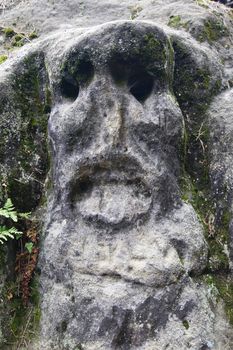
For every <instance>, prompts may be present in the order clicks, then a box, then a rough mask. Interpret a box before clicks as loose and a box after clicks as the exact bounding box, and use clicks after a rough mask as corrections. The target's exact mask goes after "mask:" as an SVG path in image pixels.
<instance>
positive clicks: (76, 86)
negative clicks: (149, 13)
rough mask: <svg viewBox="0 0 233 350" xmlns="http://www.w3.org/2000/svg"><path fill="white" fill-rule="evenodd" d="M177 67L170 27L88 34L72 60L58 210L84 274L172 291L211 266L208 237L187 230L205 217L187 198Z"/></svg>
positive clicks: (62, 87) (65, 91)
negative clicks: (181, 182) (182, 183)
mask: <svg viewBox="0 0 233 350" xmlns="http://www.w3.org/2000/svg"><path fill="white" fill-rule="evenodd" d="M100 42H101V45H99V43H100ZM172 62H173V50H172V48H171V46H170V43H169V41H168V39H167V37H166V36H165V34H164V33H163V32H162V31H161V30H160V29H158V28H157V27H155V26H150V25H148V24H147V25H146V24H140V26H137V25H133V24H131V23H130V24H129V23H127V24H118V25H117V26H116V25H114V26H112V27H111V26H110V28H108V30H104V29H102V30H101V31H100V32H99V33H95V34H93V33H91V34H89V35H85V36H83V38H81V39H80V40H79V42H78V44H77V45H76V47H75V48H73V49H72V50H70V52H69V53H68V54H67V56H66V58H65V60H64V64H63V66H62V72H61V81H60V84H59V86H58V88H57V96H58V97H57V105H56V106H55V107H54V109H53V111H52V115H51V118H50V124H49V127H50V136H51V139H52V147H53V152H54V183H55V188H54V190H55V193H56V199H55V202H56V205H58V206H60V208H61V213H62V214H61V217H65V218H66V225H68V227H69V228H66V229H65V231H66V232H67V235H68V236H69V235H70V239H71V240H75V247H76V245H77V249H76V248H74V246H73V247H72V253H70V254H69V256H70V258H71V256H72V254H73V255H74V258H75V256H77V255H78V256H79V258H78V259H77V262H76V264H77V270H76V273H80V272H85V273H94V274H99V275H111V274H114V275H119V276H121V277H122V278H124V279H126V280H136V281H139V282H140V283H146V284H148V285H156V286H162V285H166V284H167V283H171V282H172V281H175V280H176V279H177V278H178V277H179V276H180V275H181V274H183V272H184V269H186V268H187V266H185V264H186V260H187V264H190V261H192V263H191V264H192V266H189V267H188V269H189V270H193V269H194V270H195V269H199V268H200V266H202V265H203V261H204V260H205V254H204V256H203V259H199V256H200V252H201V254H202V253H203V251H204V250H205V242H204V239H203V236H202V232H201V229H200V227H199V226H198V224H197V227H196V229H195V230H196V233H195V232H194V231H195V230H194V231H193V230H192V231H190V232H187V225H190V222H193V221H194V220H195V215H194V213H192V209H191V208H189V206H188V205H185V206H184V205H182V204H181V200H180V199H179V188H178V184H177V177H178V175H179V161H178V149H179V144H180V142H181V135H182V113H181V110H180V109H179V107H178V104H177V102H176V100H175V98H174V95H173V92H172V90H171V82H172V69H173V63H172ZM184 208H185V210H184ZM172 211H173V214H172V215H170V214H169V213H171V212H172ZM174 217H176V218H175V219H174ZM190 220H191V221H190ZM177 225H179V229H178V226H177ZM182 226H183V228H182ZM197 235H199V236H200V237H199V240H197V239H196V238H197ZM187 236H188V238H187ZM194 241H195V244H194V245H193V243H194ZM197 242H198V243H197ZM81 246H82V249H81ZM174 247H177V249H176V248H174ZM190 255H192V256H193V255H196V256H197V258H196V259H195V258H194V257H193V258H192V259H188V257H189V258H190ZM202 255H203V254H202ZM188 260H189V262H188ZM183 264H184V265H183ZM165 271H166V273H165Z"/></svg>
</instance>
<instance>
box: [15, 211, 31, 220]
mask: <svg viewBox="0 0 233 350" xmlns="http://www.w3.org/2000/svg"><path fill="white" fill-rule="evenodd" d="M18 216H19V217H20V218H21V219H29V218H30V216H31V212H30V211H29V212H28V213H18Z"/></svg>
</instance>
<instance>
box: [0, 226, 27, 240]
mask: <svg viewBox="0 0 233 350" xmlns="http://www.w3.org/2000/svg"><path fill="white" fill-rule="evenodd" d="M21 234H22V232H21V231H19V230H17V228H15V227H11V228H7V227H6V226H0V244H3V243H5V242H6V241H8V239H10V238H11V239H14V238H17V236H19V235H20V236H21Z"/></svg>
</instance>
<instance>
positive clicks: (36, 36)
mask: <svg viewBox="0 0 233 350" xmlns="http://www.w3.org/2000/svg"><path fill="white" fill-rule="evenodd" d="M28 38H29V39H30V40H33V39H37V38H38V34H37V33H36V32H35V31H34V32H31V33H30V34H29V35H28Z"/></svg>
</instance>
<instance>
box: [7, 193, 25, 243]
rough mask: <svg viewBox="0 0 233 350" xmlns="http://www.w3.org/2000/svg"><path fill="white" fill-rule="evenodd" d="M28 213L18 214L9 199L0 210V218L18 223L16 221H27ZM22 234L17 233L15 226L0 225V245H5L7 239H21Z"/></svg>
mask: <svg viewBox="0 0 233 350" xmlns="http://www.w3.org/2000/svg"><path fill="white" fill-rule="evenodd" d="M29 215H30V213H18V212H17V211H16V210H15V207H14V206H13V203H12V201H11V199H10V198H8V199H7V201H6V203H5V204H4V206H3V207H2V208H0V216H1V217H3V218H6V219H9V220H10V221H13V222H18V219H19V218H21V219H28V218H29ZM22 233H23V232H21V231H19V230H18V229H17V228H16V227H15V226H11V227H9V226H5V225H0V244H3V243H5V242H6V241H8V240H9V239H14V238H16V239H18V238H20V237H21V235H22Z"/></svg>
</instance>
